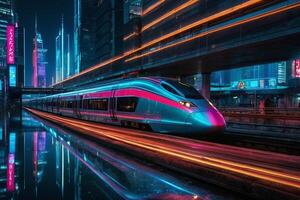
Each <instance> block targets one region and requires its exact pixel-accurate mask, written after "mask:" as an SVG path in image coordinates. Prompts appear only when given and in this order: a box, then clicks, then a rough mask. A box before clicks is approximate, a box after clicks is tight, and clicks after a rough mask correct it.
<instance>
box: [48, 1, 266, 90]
mask: <svg viewBox="0 0 300 200" xmlns="http://www.w3.org/2000/svg"><path fill="white" fill-rule="evenodd" d="M262 1H263V0H249V1H247V2H245V3H242V4H239V5H237V6H234V7H232V8H229V9H227V10H224V11H221V12H219V13H216V14H214V15H211V16H209V17H207V18H204V19H201V20H199V21H197V22H195V23H192V24H190V25H187V26H185V27H182V28H180V29H178V30H176V31H174V32H171V33H169V34H166V35H164V36H161V37H159V38H156V39H154V40H152V41H150V42H148V43H146V44H144V45H142V46H141V47H139V48H136V49H133V50H130V51H127V52H125V53H124V54H123V55H119V56H116V57H113V58H111V59H109V60H107V61H105V62H102V63H99V64H97V65H95V66H93V67H91V68H88V69H86V70H84V71H82V72H80V73H78V74H76V75H74V76H71V77H69V78H67V79H64V80H63V81H60V82H58V83H55V84H53V85H51V86H52V87H53V86H55V85H58V84H61V83H63V82H66V81H68V80H71V79H74V78H76V77H78V76H81V75H83V74H86V73H88V72H90V71H93V70H96V69H98V68H100V67H103V66H105V65H107V64H111V63H112V62H115V61H117V60H120V59H122V58H124V57H127V56H129V55H131V54H133V53H136V52H138V51H141V50H143V49H145V48H147V47H149V46H152V45H154V44H156V43H159V42H161V41H163V40H166V39H168V38H170V37H173V36H175V35H177V34H180V33H182V32H185V31H187V30H189V29H192V28H195V27H197V26H200V25H202V24H204V23H207V22H210V21H212V20H216V19H218V18H221V17H224V16H226V15H229V14H232V13H234V12H237V11H239V10H242V9H244V8H247V7H249V6H253V5H255V4H257V3H260V2H262Z"/></svg>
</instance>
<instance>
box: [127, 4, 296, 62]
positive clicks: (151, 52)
mask: <svg viewBox="0 0 300 200" xmlns="http://www.w3.org/2000/svg"><path fill="white" fill-rule="evenodd" d="M299 6H300V3H299V2H298V3H295V4H293V5H289V6H285V7H282V8H279V9H277V10H274V11H270V12H267V13H264V14H260V15H257V16H254V17H251V18H248V19H244V20H241V21H238V22H235V23H232V24H228V25H225V26H222V27H220V28H216V29H213V30H210V31H206V32H203V33H200V34H198V35H195V36H193V37H191V38H188V39H184V40H181V41H178V42H175V43H173V44H170V45H166V46H164V47H161V48H158V49H155V50H152V51H149V52H147V53H144V54H141V55H138V56H133V57H131V58H129V59H126V60H125V62H129V61H132V60H135V59H138V58H141V57H144V56H147V55H150V54H153V53H156V52H159V51H162V50H165V49H168V48H171V47H174V46H177V45H180V44H183V43H186V42H190V41H192V40H195V39H198V38H201V37H204V36H207V35H209V34H213V33H216V32H220V31H223V30H226V29H230V28H233V27H236V26H239V25H242V24H245V23H249V22H252V21H256V20H259V19H262V18H265V17H268V16H271V15H274V14H278V13H281V12H284V11H287V10H290V9H293V8H296V7H299Z"/></svg>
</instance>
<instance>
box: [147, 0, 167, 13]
mask: <svg viewBox="0 0 300 200" xmlns="http://www.w3.org/2000/svg"><path fill="white" fill-rule="evenodd" d="M165 1H166V0H158V1H157V2H156V3H154V4H152V5H151V6H149V7H148V8H147V9H145V10H144V11H143V13H142V16H144V15H147V14H148V13H150V12H152V11H153V10H154V9H155V8H157V7H158V6H160V5H161V4H162V3H164V2H165Z"/></svg>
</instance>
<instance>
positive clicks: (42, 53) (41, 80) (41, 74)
mask: <svg viewBox="0 0 300 200" xmlns="http://www.w3.org/2000/svg"><path fill="white" fill-rule="evenodd" d="M46 53H47V49H44V44H43V39H42V36H41V34H40V33H39V32H38V28H37V17H36V16H35V36H34V38H33V52H32V63H33V80H32V83H33V87H35V88H37V87H41V88H42V87H46V65H47V62H46Z"/></svg>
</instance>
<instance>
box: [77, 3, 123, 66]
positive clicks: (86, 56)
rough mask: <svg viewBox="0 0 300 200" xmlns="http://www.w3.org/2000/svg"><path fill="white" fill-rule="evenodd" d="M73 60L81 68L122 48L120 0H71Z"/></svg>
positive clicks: (113, 54)
mask: <svg viewBox="0 0 300 200" xmlns="http://www.w3.org/2000/svg"><path fill="white" fill-rule="evenodd" d="M74 12H75V13H74V49H75V51H74V60H75V66H76V68H77V71H78V69H79V71H82V70H84V69H87V68H89V67H91V66H93V65H96V64H98V63H100V62H101V61H104V60H107V59H109V58H111V57H113V56H115V55H119V54H120V53H122V51H123V46H122V44H123V42H122V41H123V17H124V15H123V1H118V0H107V1H98V0H86V1H82V0H74Z"/></svg>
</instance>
